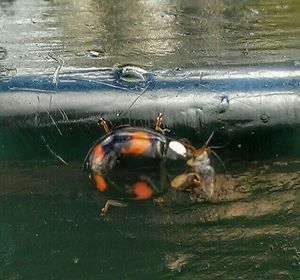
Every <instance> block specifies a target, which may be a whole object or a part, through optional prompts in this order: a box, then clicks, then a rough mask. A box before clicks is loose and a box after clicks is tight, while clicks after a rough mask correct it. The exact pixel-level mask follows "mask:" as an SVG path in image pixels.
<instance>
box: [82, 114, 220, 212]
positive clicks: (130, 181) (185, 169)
mask: <svg viewBox="0 0 300 280" xmlns="http://www.w3.org/2000/svg"><path fill="white" fill-rule="evenodd" d="M162 118H163V115H162V113H159V114H158V116H157V118H156V123H155V128H154V129H146V128H140V127H133V126H129V125H123V126H120V127H117V128H115V129H112V130H110V128H109V127H108V124H107V122H106V121H105V120H104V119H103V118H101V119H100V120H99V124H100V125H101V126H102V127H103V129H104V131H105V133H106V134H105V135H104V136H103V137H102V138H100V139H99V140H97V141H96V143H95V144H94V145H93V146H92V147H91V149H90V151H89V152H88V154H87V156H86V158H85V161H84V163H83V167H84V169H85V170H86V171H88V172H89V175H90V178H91V180H92V181H93V182H94V183H95V185H96V187H97V189H98V190H99V191H100V192H102V193H104V194H106V195H107V197H108V198H109V199H108V200H107V202H106V204H105V205H104V207H103V208H102V213H106V212H107V211H108V209H109V206H110V205H114V206H126V205H127V204H128V201H135V200H136V201H139V200H147V199H153V198H158V197H161V196H162V195H163V194H164V193H166V192H168V191H169V190H170V189H172V188H173V189H175V190H178V191H182V190H186V189H189V188H190V189H192V190H195V191H196V192H199V191H200V190H203V191H204V193H205V194H206V195H207V196H208V197H211V196H212V195H213V192H214V181H215V171H214V168H213V167H212V166H211V164H210V148H209V147H208V143H209V141H210V139H211V138H212V136H213V133H212V134H211V136H210V137H209V139H208V140H207V142H206V143H205V144H204V145H203V146H202V147H201V148H198V149H197V148H195V147H193V146H192V145H191V144H189V143H187V141H184V140H175V139H172V138H169V137H166V136H165V132H166V131H167V129H163V128H162ZM178 170H182V173H180V172H179V171H178ZM178 173H179V175H178Z"/></svg>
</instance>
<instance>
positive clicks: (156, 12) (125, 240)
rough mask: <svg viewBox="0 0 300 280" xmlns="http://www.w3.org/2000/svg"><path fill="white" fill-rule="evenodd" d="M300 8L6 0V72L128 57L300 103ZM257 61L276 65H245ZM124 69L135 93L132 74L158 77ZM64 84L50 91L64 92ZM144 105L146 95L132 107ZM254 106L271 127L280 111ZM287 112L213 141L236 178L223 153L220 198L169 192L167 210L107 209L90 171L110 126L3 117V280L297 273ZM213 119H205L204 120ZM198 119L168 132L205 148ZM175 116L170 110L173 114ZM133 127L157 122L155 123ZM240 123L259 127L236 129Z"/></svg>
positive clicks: (68, 69) (293, 127)
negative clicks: (89, 159) (268, 90)
mask: <svg viewBox="0 0 300 280" xmlns="http://www.w3.org/2000/svg"><path fill="white" fill-rule="evenodd" d="M299 12H300V4H299V3H298V1H294V0H289V1H285V2H284V3H283V2H282V1H276V0H267V1H246V0H245V1H238V3H237V1H179V0H176V1H129V0H128V1H127V0H125V1H100V0H99V1H97V0H89V1H79V0H72V1H38V3H37V2H36V1H33V0H24V1H21V0H10V1H7V0H6V1H5V0H4V1H1V2H0V81H1V82H2V86H3V85H4V84H5V85H6V84H7V83H9V81H10V79H11V78H12V77H14V78H15V79H16V80H18V79H23V78H24V77H32V76H34V75H39V74H50V76H49V77H50V78H49V81H50V84H51V86H52V87H54V88H55V87H56V89H57V87H58V86H59V74H60V73H59V72H63V71H64V72H65V73H74V72H77V73H78V72H79V73H81V74H82V73H83V72H84V71H85V69H88V71H93V69H96V68H97V69H98V68H103V67H109V69H111V68H113V69H116V67H120V66H121V65H123V66H124V64H125V66H126V64H128V63H130V64H135V65H136V66H138V67H142V68H143V69H146V71H152V70H155V71H157V72H156V73H163V75H165V76H164V77H168V73H172V75H173V74H174V73H177V74H176V75H178V76H177V77H178V79H179V78H180V74H181V73H182V77H184V78H185V79H187V80H188V76H189V75H190V74H189V75H187V72H186V71H184V70H185V69H190V70H189V71H190V72H189V73H192V76H193V75H194V74H193V73H195V72H197V69H203V68H205V69H208V68H207V67H210V68H209V69H213V71H214V73H213V74H212V73H211V72H210V75H212V76H213V75H214V78H213V79H211V84H210V86H211V87H213V89H215V88H218V89H219V90H220V92H222V90H227V91H228V92H232V91H236V92H238V90H237V89H240V88H242V87H243V84H242V85H241V84H240V81H241V80H238V77H239V76H241V75H242V76H243V77H247V78H246V79H243V80H242V81H243V82H245V83H247V85H248V87H247V89H248V90H249V88H250V87H251V86H252V85H253V84H252V82H253V81H254V80H258V81H260V83H258V84H259V85H260V87H261V88H264V87H266V85H267V86H268V85H270V84H272V85H275V87H277V89H278V88H280V90H279V91H280V92H281V93H282V92H289V93H290V92H293V94H295V95H294V96H295V99H294V101H293V102H292V103H293V104H295V108H297V106H296V105H297V104H298V95H297V90H298V88H299V83H298V76H299V75H298V74H297V73H296V72H297V71H298V70H297V69H298V68H299V67H300V62H299V61H300V50H299V46H300V20H299V16H298V14H299ZM276 63H283V65H289V67H291V65H292V67H293V68H294V70H295V69H296V70H295V71H296V72H293V73H296V75H295V76H291V75H290V74H287V73H288V72H286V71H277V72H276V71H275V72H274V71H273V70H274V69H273V65H275V64H276ZM248 65H259V67H260V66H262V69H268V71H255V72H253V71H250V70H249V69H250V68H251V67H252V66H250V68H243V67H244V66H245V67H246V66H248ZM227 66H233V67H236V68H234V69H235V70H233V68H231V70H230V71H229V72H227V76H226V79H230V78H232V77H235V78H236V79H237V80H236V81H237V82H236V83H231V84H230V83H229V84H228V83H226V82H225V83H223V82H222V81H220V82H219V84H216V83H214V82H215V81H216V80H217V79H216V77H217V76H218V74H219V73H220V72H218V71H219V70H220V68H221V69H222V70H221V71H223V73H224V72H226V70H224V69H226V67H227ZM59 67H60V68H59ZM222 67H225V68H222ZM91 69H92V70H91ZM118 69H124V68H121V67H120V68H118ZM125 69H126V67H125ZM242 69H244V70H242ZM245 69H248V70H245ZM118 71H119V72H118V73H119V75H120V76H119V80H120V81H122V82H124V83H129V84H130V83H132V84H131V85H132V88H131V89H133V88H134V87H135V86H134V84H133V81H134V83H136V82H142V83H143V82H144V81H145V80H146V81H147V78H146V79H145V78H144V76H143V75H140V74H139V73H138V74H136V72H132V70H131V68H127V70H124V71H123V70H122V71H123V72H121V70H118ZM168 71H173V72H168ZM193 71H194V72H193ZM242 71H244V72H242ZM245 71H246V72H247V73H246V74H245ZM88 73H90V76H89V77H88V78H92V77H93V76H91V75H92V74H91V73H92V72H88ZM201 73H202V71H201ZM274 73H275V74H274ZM278 73H279V74H280V75H281V76H280V75H279V74H278ZM253 74H255V75H256V76H255V79H251V78H250V77H251V75H253ZM202 75H203V74H199V77H200V79H202V78H204V79H205V77H202ZM279 76H280V77H281V78H280V79H278V77H279ZM155 77H157V76H155ZM182 77H181V78H182ZM274 77H275V78H274ZM291 77H292V78H291ZM252 78H253V77H252ZM286 78H289V79H288V80H286ZM226 79H225V80H226ZM266 79H268V80H267V81H268V83H267V84H266V83H265V81H266ZM22 81H24V80H22ZM22 81H21V82H20V85H21V84H22ZM232 81H234V80H233V79H232ZM35 82H36V81H35ZM297 83H298V84H297ZM229 85H230V87H229ZM179 86H180V85H179ZM256 86H257V84H256ZM228 87H229V88H228ZM39 89H40V90H43V89H44V88H43V85H42V86H41V88H39ZM181 90H182V91H181V92H180V89H178V92H179V93H181V94H182V96H183V94H184V92H185V89H184V90H183V89H181ZM56 93H57V92H54V93H51V94H53V96H54V99H55V98H56V97H57V96H56ZM246 93H247V92H246ZM0 94H3V93H0ZM17 94H19V93H18V92H15V93H14V96H16V95H17ZM22 94H23V95H22V98H24V96H25V94H24V92H23V93H22ZM73 94H80V91H78V92H75V90H74V92H73ZM219 97H220V98H219V99H218V104H217V107H216V108H214V109H213V110H214V112H216V114H218V115H220V116H226V114H228V112H229V113H230V110H231V109H232V107H231V106H232V105H231V104H232V100H231V99H230V98H229V97H228V96H227V95H224V96H223V97H222V96H219ZM256 97H257V98H261V96H260V95H257V96H256ZM135 98H136V97H135ZM135 98H134V99H130V100H129V101H128V103H126V107H130V104H132V102H133V100H135ZM15 100H19V101H20V102H22V100H24V99H20V98H19V99H15ZM282 100H285V99H282ZM282 100H281V101H282ZM139 102H140V103H139ZM240 102H244V101H243V100H240ZM48 103H49V102H48ZM48 103H47V106H48ZM141 103H142V102H141V100H139V99H138V100H137V101H136V102H135V103H134V104H133V105H132V106H133V109H134V108H135V107H138V105H139V104H141ZM283 103H284V104H286V101H283ZM7 104H8V105H9V103H7ZM265 104H267V102H266V103H265ZM2 105H3V104H2ZM8 105H7V107H3V108H8ZM10 105H11V104H10ZM31 105H32V104H31ZM127 105H128V106H127ZM35 108H36V107H35ZM280 108H281V107H280ZM253 110H255V116H256V118H257V121H258V122H259V123H261V124H263V125H267V124H268V125H269V124H270V123H271V124H272V121H273V119H274V118H273V117H272V114H270V112H269V111H266V110H256V109H255V108H254V107H253V106H248V111H247V110H246V111H245V112H246V113H247V112H248V114H250V113H252V112H253ZM64 112H65V111H64V110H60V111H59V114H60V115H59V118H61V119H63V120H64V119H66V118H68V115H65V114H64ZM284 112H285V114H284V115H283V116H284V117H285V118H286V120H292V119H293V120H294V121H293V122H288V121H287V122H286V124H288V125H289V127H286V128H283V127H281V128H280V130H279V129H277V128H273V129H271V130H268V131H264V129H262V130H252V131H251V130H250V133H249V134H234V133H231V134H230V133H229V132H228V131H227V130H224V131H223V133H216V135H215V137H214V139H213V141H212V145H214V146H222V148H220V149H215V151H216V152H217V153H218V155H219V157H220V158H221V159H222V161H224V164H225V167H226V170H227V174H225V170H224V167H223V166H222V163H220V162H219V161H218V160H217V159H216V158H215V157H214V158H213V159H212V164H213V166H214V167H215V169H216V173H217V177H216V191H215V193H214V196H213V197H212V198H211V199H210V200H208V201H207V200H204V199H201V197H200V198H199V199H198V200H196V201H195V200H193V199H192V200H191V198H190V196H189V193H173V192H169V193H168V194H166V195H165V197H164V204H163V205H158V204H157V203H154V202H151V201H149V202H148V203H145V204H143V203H132V204H131V205H130V206H129V207H127V208H117V207H115V208H112V209H111V211H110V212H109V213H108V214H107V215H106V216H101V214H100V209H101V207H102V206H103V204H104V202H105V197H103V196H101V195H100V194H99V193H98V192H97V191H96V190H95V188H94V186H93V184H92V183H91V182H90V180H89V179H88V176H87V174H85V173H84V172H83V171H82V169H81V164H82V161H83V159H84V157H85V154H86V153H87V151H88V149H89V147H90V146H91V145H92V143H93V141H95V140H96V139H97V138H98V137H99V135H100V134H101V132H99V128H98V127H97V125H96V123H94V120H93V119H91V121H90V124H87V123H85V122H82V123H80V118H79V120H76V121H74V122H68V121H66V122H63V121H62V122H61V123H58V122H57V120H58V119H51V118H53V117H55V115H54V116H53V117H52V115H51V114H48V115H47V116H46V117H47V122H48V123H47V125H46V126H39V124H40V123H39V122H38V119H34V118H32V119H30V117H29V116H27V117H24V116H22V117H21V118H19V119H18V118H17V117H16V118H12V117H11V116H9V115H6V117H5V120H4V118H2V119H1V120H0V205H1V207H0V278H1V279H10V280H11V279H69V278H72V279H98V278H99V277H100V278H103V279H202V278H206V279H218V278H219V279H298V278H299V277H300V236H299V227H300V222H299V213H300V205H299V195H300V182H299V180H300V179H299V178H300V177H299V175H300V174H299V172H300V171H299V170H300V169H299V166H300V162H299V158H300V153H299V143H300V142H299V138H300V132H299V128H298V123H297V116H298V115H297V110H294V111H293V112H291V111H288V110H286V111H284ZM73 113H75V114H76V112H73ZM119 113H120V112H118V111H114V112H112V114H114V115H118V114H119ZM200 113H201V112H200ZM153 114H154V113H153ZM0 115H1V116H4V111H3V110H2V111H1V112H0ZM154 115H155V114H154ZM206 116H207V115H206V114H203V113H202V115H201V114H200V117H201V118H203V119H204V120H205V121H207V118H205V117H206ZM198 117H199V116H198ZM148 118H149V117H148ZM152 118H153V116H151V119H152ZM180 118H181V116H180V115H179V114H178V119H180ZM127 120H128V119H125V120H124V118H123V119H122V118H121V119H120V122H122V121H127ZM187 120H189V122H187V124H186V125H182V124H181V125H179V126H173V127H172V129H173V130H172V131H171V132H170V136H172V137H175V138H184V137H185V138H189V139H190V140H191V141H192V143H193V144H195V145H197V146H199V145H201V143H202V144H203V143H204V141H205V139H207V135H202V134H201V133H200V135H199V131H198V132H197V131H196V132H195V131H193V130H192V129H191V127H193V125H192V124H191V122H190V119H189V118H187ZM35 121H36V123H35ZM172 121H173V119H172V118H171V117H170V116H169V117H168V115H166V122H167V123H170V124H172ZM26 122H27V123H31V124H32V123H35V124H36V125H35V126H34V127H33V126H26V125H25V123H26ZM232 122H233V123H235V120H232ZM135 124H136V125H145V126H148V127H152V125H153V121H152V122H146V123H145V122H144V123H139V122H137V121H136V122H135ZM197 125H200V124H197ZM242 125H247V123H243V124H242V123H240V124H237V125H236V127H239V126H240V127H241V126H242ZM206 134H207V133H206ZM208 134H210V132H209V133H208ZM199 143H200V144H199Z"/></svg>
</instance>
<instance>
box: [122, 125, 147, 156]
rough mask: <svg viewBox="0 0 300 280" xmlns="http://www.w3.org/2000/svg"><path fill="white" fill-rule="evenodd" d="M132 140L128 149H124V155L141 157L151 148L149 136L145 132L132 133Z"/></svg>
mask: <svg viewBox="0 0 300 280" xmlns="http://www.w3.org/2000/svg"><path fill="white" fill-rule="evenodd" d="M130 136H131V140H130V145H129V146H128V147H123V148H122V153H123V154H124V155H134V156H137V155H141V154H143V153H144V152H145V151H146V150H148V149H149V148H150V146H151V141H150V137H149V134H148V133H146V132H143V131H137V132H132V133H130Z"/></svg>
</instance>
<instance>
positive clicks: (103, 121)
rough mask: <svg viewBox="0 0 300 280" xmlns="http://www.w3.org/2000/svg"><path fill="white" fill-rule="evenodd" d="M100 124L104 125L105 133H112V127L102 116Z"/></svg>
mask: <svg viewBox="0 0 300 280" xmlns="http://www.w3.org/2000/svg"><path fill="white" fill-rule="evenodd" d="M98 124H99V125H101V126H102V128H103V129H104V131H105V133H106V134H108V133H110V129H109V127H108V125H107V122H106V120H105V119H104V118H100V119H99V121H98Z"/></svg>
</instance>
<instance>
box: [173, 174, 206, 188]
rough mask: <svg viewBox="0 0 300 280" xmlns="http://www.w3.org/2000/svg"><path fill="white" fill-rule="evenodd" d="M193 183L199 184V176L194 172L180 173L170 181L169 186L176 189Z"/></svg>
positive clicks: (187, 186)
mask: <svg viewBox="0 0 300 280" xmlns="http://www.w3.org/2000/svg"><path fill="white" fill-rule="evenodd" d="M195 184H200V178H199V176H198V174H197V173H194V172H191V173H183V174H180V175H178V176H176V177H175V178H173V180H172V181H171V187H173V188H174V189H176V190H184V189H186V188H189V187H191V186H192V185H195Z"/></svg>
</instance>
